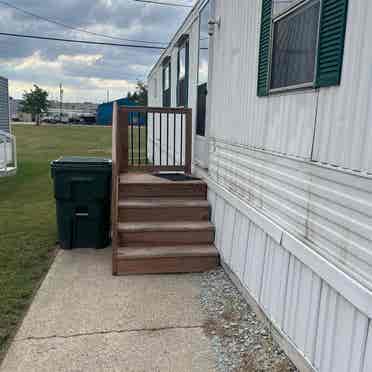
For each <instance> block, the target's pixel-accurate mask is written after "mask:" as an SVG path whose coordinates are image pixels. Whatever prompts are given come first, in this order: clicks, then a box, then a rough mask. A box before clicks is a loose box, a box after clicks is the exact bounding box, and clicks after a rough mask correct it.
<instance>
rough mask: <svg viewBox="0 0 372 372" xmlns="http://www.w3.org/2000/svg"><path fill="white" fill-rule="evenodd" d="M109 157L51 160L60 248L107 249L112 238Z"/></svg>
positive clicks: (110, 167)
mask: <svg viewBox="0 0 372 372" xmlns="http://www.w3.org/2000/svg"><path fill="white" fill-rule="evenodd" d="M111 169H112V164H111V160H110V159H104V158H92V157H75V156H71V157H62V158H60V159H58V160H55V161H53V162H52V163H51V173H52V178H53V179H54V196H55V199H56V210H57V224H58V237H59V243H60V246H61V248H63V249H73V248H104V247H106V246H107V245H108V244H109V241H110V210H111Z"/></svg>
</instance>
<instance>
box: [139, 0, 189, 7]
mask: <svg viewBox="0 0 372 372" xmlns="http://www.w3.org/2000/svg"><path fill="white" fill-rule="evenodd" d="M133 1H136V2H138V3H147V4H155V5H165V6H177V7H180V8H192V7H193V6H192V5H186V4H180V3H165V2H163V1H154V0H133Z"/></svg>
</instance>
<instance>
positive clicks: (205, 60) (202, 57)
mask: <svg viewBox="0 0 372 372" xmlns="http://www.w3.org/2000/svg"><path fill="white" fill-rule="evenodd" d="M210 13H211V9H210V3H209V2H208V3H207V4H206V5H205V6H204V8H203V9H202V10H201V12H200V17H199V66H198V90H197V107H196V109H197V111H196V134H197V135H198V136H202V137H204V136H205V124H206V114H207V94H208V77H209V75H208V72H209V41H210V40H209V34H208V21H209V18H210Z"/></svg>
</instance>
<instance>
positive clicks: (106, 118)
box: [97, 98, 137, 125]
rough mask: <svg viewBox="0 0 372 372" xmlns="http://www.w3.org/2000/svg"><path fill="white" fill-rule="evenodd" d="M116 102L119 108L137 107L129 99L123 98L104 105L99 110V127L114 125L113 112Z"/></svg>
mask: <svg viewBox="0 0 372 372" xmlns="http://www.w3.org/2000/svg"><path fill="white" fill-rule="evenodd" d="M114 102H116V103H117V104H118V105H119V106H137V105H136V104H135V103H133V102H132V101H130V100H128V98H121V99H118V100H116V101H111V102H106V103H102V104H101V105H99V106H98V108H97V124H99V125H112V111H113V106H114Z"/></svg>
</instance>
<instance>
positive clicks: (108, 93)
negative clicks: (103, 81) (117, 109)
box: [107, 89, 110, 102]
mask: <svg viewBox="0 0 372 372" xmlns="http://www.w3.org/2000/svg"><path fill="white" fill-rule="evenodd" d="M107 102H110V91H109V90H108V89H107Z"/></svg>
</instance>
